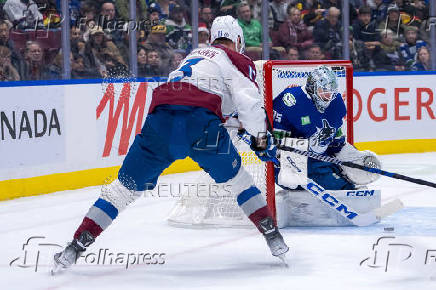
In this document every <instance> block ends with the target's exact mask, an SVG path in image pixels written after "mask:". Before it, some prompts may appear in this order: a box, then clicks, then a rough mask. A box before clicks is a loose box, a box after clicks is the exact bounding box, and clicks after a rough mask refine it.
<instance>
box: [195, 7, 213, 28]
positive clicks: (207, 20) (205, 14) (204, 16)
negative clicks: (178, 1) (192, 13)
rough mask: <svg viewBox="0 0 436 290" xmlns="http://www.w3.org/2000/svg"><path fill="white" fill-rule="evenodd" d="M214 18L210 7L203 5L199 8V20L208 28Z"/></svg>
mask: <svg viewBox="0 0 436 290" xmlns="http://www.w3.org/2000/svg"><path fill="white" fill-rule="evenodd" d="M214 19H215V17H214V15H213V11H212V8H210V7H208V6H205V7H203V8H201V10H200V20H199V21H200V22H201V23H204V24H206V27H207V28H208V29H210V27H211V26H212V22H213V20H214Z"/></svg>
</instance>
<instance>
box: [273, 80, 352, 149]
mask: <svg viewBox="0 0 436 290" xmlns="http://www.w3.org/2000/svg"><path fill="white" fill-rule="evenodd" d="M273 109H274V125H273V127H274V131H275V132H277V131H279V133H280V131H288V132H289V131H290V134H291V135H290V136H291V137H292V138H306V139H309V150H310V151H313V152H315V153H318V154H326V155H332V154H334V153H337V152H339V151H340V150H341V148H342V146H343V145H344V144H345V136H344V134H343V133H342V130H341V127H342V124H343V118H344V117H345V115H346V107H345V104H344V101H343V100H342V97H341V95H340V94H339V95H338V96H337V97H336V98H335V99H334V100H332V102H331V103H330V105H329V106H328V107H327V108H326V109H325V111H324V113H320V112H319V111H318V110H317V109H316V107H315V104H314V103H313V101H312V99H311V98H310V96H309V95H308V94H307V93H306V92H305V91H304V89H303V88H302V87H293V88H286V89H285V90H284V91H283V92H281V93H280V94H279V95H278V96H277V98H275V99H274V101H273Z"/></svg>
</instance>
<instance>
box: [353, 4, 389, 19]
mask: <svg viewBox="0 0 436 290" xmlns="http://www.w3.org/2000/svg"><path fill="white" fill-rule="evenodd" d="M374 4H375V7H374V9H372V11H371V21H375V23H376V24H377V25H378V24H379V23H380V22H382V21H385V20H386V17H387V16H388V5H387V4H386V3H385V1H384V0H375V1H374ZM362 7H364V6H362ZM362 7H360V8H362ZM360 8H359V19H360V14H361V13H360Z"/></svg>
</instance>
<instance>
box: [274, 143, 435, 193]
mask: <svg viewBox="0 0 436 290" xmlns="http://www.w3.org/2000/svg"><path fill="white" fill-rule="evenodd" d="M277 148H278V149H280V150H284V151H289V152H295V153H297V154H300V155H304V156H307V157H311V158H313V159H316V160H320V161H324V162H330V163H333V164H336V165H342V166H347V167H351V168H357V169H360V170H364V171H367V172H371V173H375V174H380V175H383V176H387V177H391V178H395V179H400V180H405V181H409V182H412V183H416V184H420V185H426V186H429V187H433V188H436V183H433V182H430V181H426V180H423V179H418V178H412V177H409V176H405V175H402V174H399V173H393V172H388V171H385V170H382V169H378V168H372V167H367V166H364V165H360V164H356V163H353V162H350V161H340V160H339V159H337V158H335V157H330V156H324V155H321V154H317V153H314V152H309V151H302V150H299V149H297V148H293V147H288V146H282V145H278V146H277Z"/></svg>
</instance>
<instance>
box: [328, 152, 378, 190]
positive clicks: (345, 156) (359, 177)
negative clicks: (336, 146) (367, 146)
mask: <svg viewBox="0 0 436 290" xmlns="http://www.w3.org/2000/svg"><path fill="white" fill-rule="evenodd" d="M336 158H338V159H339V160H340V161H343V162H344V161H349V162H353V163H356V164H360V165H363V166H366V167H370V168H378V169H381V163H380V160H378V158H377V155H376V154H375V153H374V152H372V151H369V150H365V151H359V150H357V149H356V148H355V147H354V146H353V145H350V144H348V143H345V145H344V147H342V149H341V151H339V152H338V153H336ZM341 168H342V173H343V174H344V175H345V176H346V178H348V180H350V181H351V182H353V183H354V184H358V185H366V184H369V183H371V182H374V181H376V180H377V179H379V177H380V176H379V175H378V174H375V173H370V172H367V171H363V170H360V169H357V168H350V167H347V166H341Z"/></svg>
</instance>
